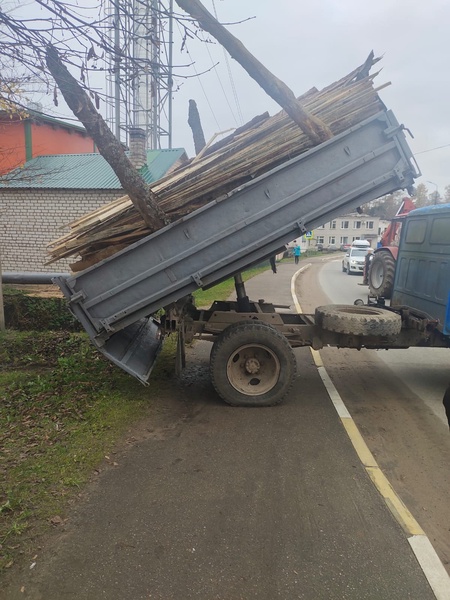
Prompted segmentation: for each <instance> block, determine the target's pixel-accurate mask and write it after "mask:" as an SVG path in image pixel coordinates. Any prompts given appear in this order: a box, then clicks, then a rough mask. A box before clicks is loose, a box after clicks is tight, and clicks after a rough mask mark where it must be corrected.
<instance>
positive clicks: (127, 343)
mask: <svg viewBox="0 0 450 600" xmlns="http://www.w3.org/2000/svg"><path fill="white" fill-rule="evenodd" d="M162 343H163V336H162V334H161V328H160V326H159V325H158V323H157V322H156V321H154V320H153V319H152V318H151V317H150V318H145V319H140V320H139V321H136V323H133V324H132V325H128V327H125V328H124V329H122V330H121V331H118V332H117V333H115V334H114V335H112V336H111V337H110V338H109V339H108V340H107V341H106V342H105V344H104V345H103V346H101V347H99V348H98V349H99V350H100V352H102V353H103V354H104V355H105V356H106V358H108V359H109V360H110V361H111V362H113V363H114V364H115V365H117V366H119V367H120V368H121V369H123V370H124V371H126V372H127V373H130V375H133V376H134V377H136V378H137V379H139V381H141V382H142V383H144V384H147V382H148V378H149V377H150V373H151V372H152V369H153V366H154V364H155V361H156V358H157V356H158V354H159V352H160V350H161V348H162Z"/></svg>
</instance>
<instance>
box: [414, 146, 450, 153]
mask: <svg viewBox="0 0 450 600" xmlns="http://www.w3.org/2000/svg"><path fill="white" fill-rule="evenodd" d="M449 146H450V144H444V145H443V146H436V148H429V149H428V150H421V151H420V152H414V155H417V154H425V152H433V150H440V149H441V148H448V147H449Z"/></svg>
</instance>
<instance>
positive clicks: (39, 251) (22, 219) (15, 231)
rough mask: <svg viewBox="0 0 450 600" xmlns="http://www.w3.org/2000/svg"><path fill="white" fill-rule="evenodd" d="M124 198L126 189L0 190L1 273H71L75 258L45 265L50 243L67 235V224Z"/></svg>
mask: <svg viewBox="0 0 450 600" xmlns="http://www.w3.org/2000/svg"><path fill="white" fill-rule="evenodd" d="M123 195H124V192H123V190H73V191H67V190H50V189H47V190H41V189H39V190H36V189H29V190H23V189H21V190H19V189H5V188H3V189H0V260H1V265H2V270H3V271H14V272H15V271H18V272H39V273H47V272H68V271H69V264H70V263H71V262H74V261H75V258H74V257H71V258H69V259H63V260H59V261H57V262H55V263H52V264H51V265H45V263H46V262H47V261H48V259H49V256H48V254H47V244H48V243H49V242H51V241H53V240H55V239H57V238H59V237H61V236H63V235H65V234H66V233H68V231H69V228H68V227H67V224H68V223H70V222H72V221H75V220H76V219H79V218H80V217H82V216H83V215H85V214H86V213H89V212H91V211H92V210H95V209H96V208H99V207H100V206H103V205H104V204H107V203H108V202H111V200H115V199H116V198H120V196H123Z"/></svg>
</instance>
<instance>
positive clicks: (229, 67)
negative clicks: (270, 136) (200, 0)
mask: <svg viewBox="0 0 450 600" xmlns="http://www.w3.org/2000/svg"><path fill="white" fill-rule="evenodd" d="M212 5H213V9H214V16H215V17H216V20H217V21H218V20H219V18H218V16H217V9H216V3H215V1H214V0H212ZM222 49H223V55H224V57H225V63H226V65H227V71H228V78H229V80H230V84H231V90H232V92H233V97H234V102H235V104H236V109H237V112H238V116H239V119H240V121H241V122H240V124H241V125H243V124H244V117H243V115H242V111H241V105H240V102H239V97H238V94H237V91H236V86H235V84H234V79H233V74H232V72H231V66H230V61H229V60H228V52H227V51H226V50H225V48H222ZM230 110H231V107H230ZM233 117H234V115H233Z"/></svg>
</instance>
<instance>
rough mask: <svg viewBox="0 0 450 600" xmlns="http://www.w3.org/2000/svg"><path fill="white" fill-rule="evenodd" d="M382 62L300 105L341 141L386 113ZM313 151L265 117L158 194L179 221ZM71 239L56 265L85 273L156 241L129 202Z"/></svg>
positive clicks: (87, 220)
mask: <svg viewBox="0 0 450 600" xmlns="http://www.w3.org/2000/svg"><path fill="white" fill-rule="evenodd" d="M376 61H377V59H373V60H371V64H370V65H368V64H367V61H366V63H365V64H364V65H363V66H362V67H359V68H358V69H355V70H354V71H353V72H352V73H349V74H348V75H346V76H345V77H343V78H342V79H340V80H339V81H337V82H335V83H333V84H332V85H330V86H328V87H326V88H324V89H323V90H321V91H318V90H316V89H312V90H310V91H309V92H307V93H306V94H304V95H303V96H301V97H300V98H299V100H300V102H301V103H302V105H303V106H304V107H305V108H306V109H307V110H308V111H309V112H310V113H311V114H313V115H316V116H317V117H318V118H320V119H321V120H322V121H323V122H324V123H326V125H328V127H329V128H330V130H331V132H332V133H333V135H336V134H338V133H340V132H342V131H345V130H346V129H348V128H349V127H351V126H352V125H355V124H357V123H360V122H361V121H363V120H364V119H366V118H368V117H370V116H372V115H374V114H376V113H377V112H379V111H380V110H382V109H383V108H384V106H383V103H382V101H381V100H380V98H379V96H378V94H377V90H376V89H375V88H374V84H373V80H374V78H375V77H376V75H377V73H375V74H373V75H370V74H369V70H370V67H371V66H372V64H373V63H375V62H376ZM312 146H313V144H312V142H311V140H310V139H309V138H308V137H307V136H306V135H305V134H304V133H303V132H302V131H301V129H300V128H299V127H298V125H296V124H295V123H294V122H293V121H292V120H291V119H290V118H289V117H288V116H287V114H286V113H285V112H284V111H281V112H279V113H278V114H276V115H274V116H273V117H269V116H268V115H263V116H261V117H259V118H255V119H253V120H252V121H251V122H250V123H249V124H248V126H244V127H242V128H240V129H239V130H236V132H235V134H233V135H231V136H229V137H228V138H226V139H225V140H222V142H219V143H217V144H215V145H214V146H211V147H210V148H208V149H207V150H206V151H205V152H204V153H203V154H202V155H201V157H198V158H194V159H193V160H191V161H190V162H189V163H188V164H187V165H186V166H183V167H181V168H179V169H178V170H177V171H175V172H173V173H171V174H170V175H167V176H166V177H164V178H163V179H161V180H159V181H158V182H157V183H156V184H154V185H153V186H152V191H153V192H154V193H155V194H156V197H157V199H158V203H159V205H160V206H161V208H162V209H163V210H164V211H165V213H166V214H167V215H168V216H169V218H170V219H171V220H172V221H173V220H176V219H177V218H179V217H181V216H183V215H186V214H188V213H190V212H192V211H193V210H195V209H197V208H199V207H200V206H203V205H204V204H206V203H208V202H210V201H211V200H213V199H214V198H218V197H220V196H222V195H223V194H226V193H227V192H229V191H230V190H231V189H234V188H235V187H237V186H238V185H241V184H242V183H244V182H246V181H249V180H250V179H252V178H254V177H257V176H258V175H261V174H262V173H264V172H267V171H268V170H270V169H272V168H274V167H276V166H277V165H278V164H281V163H282V162H284V161H286V160H288V159H290V158H293V157H295V156H298V155H299V154H301V153H303V152H306V151H307V150H308V149H310V148H311V147H312ZM69 227H70V232H69V233H68V234H67V235H65V236H63V237H62V238H59V239H58V240H54V241H53V242H52V243H51V244H50V245H49V254H50V255H51V258H50V260H49V261H48V263H47V264H50V263H52V262H55V261H57V260H59V259H61V258H65V257H69V256H74V257H77V258H79V260H78V261H77V262H75V263H74V264H73V265H72V269H73V270H74V271H78V270H80V269H84V268H86V267H88V266H90V265H92V264H95V263H96V262H98V261H99V260H101V259H103V258H105V257H106V256H109V255H111V254H113V253H115V252H117V251H118V250H120V249H122V248H124V247H126V246H127V245H129V244H131V243H132V242H134V241H136V240H138V239H140V238H142V237H144V236H146V235H148V234H149V230H148V229H147V228H146V226H145V224H144V222H143V220H142V217H141V216H140V214H139V213H138V212H137V210H136V209H135V208H134V206H133V204H132V202H131V200H130V199H129V197H128V196H123V197H122V198H119V199H118V200H115V201H114V202H111V203H109V204H107V205H106V206H104V207H102V208H100V209H98V210H96V211H94V212H92V213H90V214H88V215H86V216H84V217H83V218H81V219H79V220H78V221H76V222H74V223H71V224H70V225H69Z"/></svg>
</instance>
